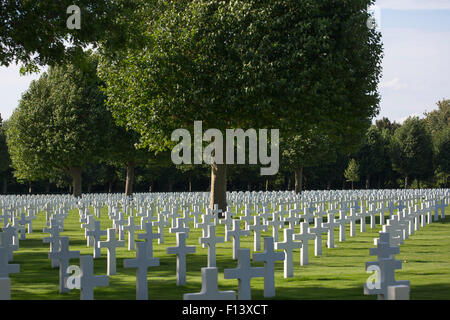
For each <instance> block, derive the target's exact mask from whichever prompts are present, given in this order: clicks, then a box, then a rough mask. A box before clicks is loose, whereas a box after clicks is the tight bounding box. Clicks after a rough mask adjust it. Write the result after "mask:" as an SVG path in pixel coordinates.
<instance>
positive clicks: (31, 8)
mask: <svg viewBox="0 0 450 320" xmlns="http://www.w3.org/2000/svg"><path fill="white" fill-rule="evenodd" d="M136 2H139V1H135V0H109V1H105V0H78V1H76V4H77V5H78V6H79V8H80V10H81V28H80V29H73V30H70V29H69V28H68V27H67V20H68V19H69V18H70V15H71V14H68V13H67V9H68V8H69V6H71V5H73V4H74V1H72V0H59V1H27V0H16V1H0V21H2V28H0V43H1V44H2V46H0V65H4V66H8V65H10V64H11V63H13V62H16V63H18V62H22V63H23V64H24V69H23V70H24V71H25V70H26V71H33V70H35V69H36V67H37V66H43V65H54V64H57V63H61V62H63V61H72V62H74V60H78V58H81V60H82V56H83V48H85V47H86V46H87V45H93V46H96V45H97V44H98V42H99V41H100V40H103V41H102V42H103V43H104V44H105V43H106V44H108V47H109V48H113V47H114V46H121V45H122V44H123V43H124V42H126V41H128V40H127V39H126V38H125V36H129V37H132V36H133V33H132V32H123V31H124V29H125V28H126V27H127V24H124V23H123V18H122V17H123V16H124V15H126V13H127V12H128V11H134V10H135V9H136V6H135V4H136ZM133 40H135V39H133ZM133 40H132V39H130V40H129V42H130V43H133Z"/></svg>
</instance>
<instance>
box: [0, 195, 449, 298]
mask: <svg viewBox="0 0 450 320" xmlns="http://www.w3.org/2000/svg"><path fill="white" fill-rule="evenodd" d="M400 193H401V195H400V196H399V197H398V198H400V199H396V198H395V196H394V195H395V193H393V192H380V193H379V198H381V200H380V199H375V198H374V197H373V195H371V194H367V193H365V195H366V196H368V197H367V198H366V199H363V198H362V197H363V196H364V192H358V193H357V194H356V195H355V194H344V195H343V194H342V192H335V193H328V195H327V196H328V199H334V200H333V201H330V200H329V204H328V207H327V208H326V207H325V204H326V197H324V195H323V194H322V195H321V194H320V193H319V192H313V193H311V194H309V195H308V194H306V195H304V197H305V198H308V199H315V202H312V201H310V202H307V201H300V202H295V201H294V200H295V198H296V196H293V195H292V194H291V193H284V194H283V193H281V194H280V193H278V194H277V196H278V197H279V198H278V200H277V199H274V197H273V194H274V193H269V195H267V194H266V195H264V194H255V193H253V196H254V199H252V198H251V197H250V196H249V193H236V194H234V193H231V194H229V197H228V198H229V203H232V204H233V208H234V211H232V210H231V208H228V210H226V212H224V213H223V214H224V217H223V219H219V218H218V213H219V212H220V211H219V210H218V209H217V207H216V208H215V209H214V210H208V209H207V212H206V214H204V213H203V212H202V209H203V208H204V206H203V205H201V204H199V202H198V201H199V199H202V198H204V197H206V194H205V193H200V194H195V193H193V194H178V195H175V196H174V195H172V194H171V195H170V197H169V196H168V199H165V198H164V196H162V195H160V194H156V195H155V194H148V196H147V197H145V196H144V195H142V194H140V195H137V196H136V197H135V198H134V200H132V201H130V200H129V199H126V198H125V199H124V198H123V197H120V196H118V195H117V196H116V197H115V198H114V199H115V200H117V202H113V200H112V198H111V196H106V195H102V196H101V197H100V196H99V197H95V196H94V195H88V196H86V197H83V199H81V201H79V202H78V203H76V202H74V201H73V199H72V201H71V199H70V198H68V197H67V196H64V198H63V200H62V201H60V202H59V204H58V201H57V197H55V196H51V197H50V199H47V200H45V199H46V198H45V197H40V198H38V199H34V198H32V197H27V198H25V199H28V200H30V199H32V200H33V201H30V202H29V203H27V202H26V200H24V199H23V198H21V199H19V200H18V201H17V203H19V204H17V203H16V204H15V205H14V204H13V203H14V201H12V200H11V199H12V198H8V199H2V200H1V201H0V203H1V204H2V205H4V206H3V209H2V219H3V222H4V225H5V226H6V227H5V228H4V229H3V232H2V242H1V247H0V248H3V251H0V252H5V257H6V259H7V261H6V264H3V265H2V264H1V263H0V268H3V266H5V265H7V266H6V267H5V268H6V269H5V270H12V271H13V272H14V270H16V269H17V268H18V266H16V265H8V263H7V262H9V261H12V258H13V257H12V253H13V251H15V250H18V236H17V235H18V233H19V232H20V233H21V235H23V236H24V232H23V231H21V230H22V228H23V229H24V227H25V225H27V226H28V232H29V233H30V232H32V221H33V220H34V219H35V218H36V212H39V209H38V208H39V207H40V208H44V210H45V211H46V217H47V221H48V227H47V228H45V229H44V230H43V231H44V232H46V233H49V234H50V237H47V238H44V242H46V243H50V253H49V258H50V259H51V261H52V266H53V267H58V266H59V268H60V292H67V291H68V288H67V286H66V280H67V277H68V275H69V274H68V273H67V266H68V264H69V260H70V259H76V258H79V259H80V268H81V270H82V276H81V298H82V299H91V298H93V289H94V288H95V287H96V286H103V285H108V276H110V275H114V274H115V273H116V256H115V253H116V248H117V247H122V246H124V245H125V241H124V240H125V235H124V233H125V232H128V250H134V248H135V233H136V231H138V230H145V233H144V234H138V235H137V238H138V240H145V242H136V259H126V260H124V267H125V268H136V270H137V271H136V278H137V286H136V288H137V289H136V290H137V293H136V297H137V298H138V299H147V298H148V288H147V270H148V268H149V267H152V266H158V265H159V259H158V258H154V257H153V240H154V239H158V243H159V244H161V243H164V229H165V228H167V227H170V228H169V232H170V233H175V234H176V237H177V246H176V247H171V248H167V253H168V254H176V256H177V284H178V285H184V284H185V283H186V255H187V254H193V253H195V246H186V238H187V237H189V234H190V222H193V225H194V228H197V229H200V228H201V229H202V233H203V235H202V237H200V239H199V244H201V245H202V246H206V247H207V248H208V265H207V268H204V269H202V277H203V281H204V282H210V283H212V284H211V285H212V287H214V281H215V286H216V287H217V273H218V270H217V268H216V254H215V249H216V244H217V243H221V242H224V241H230V240H232V242H233V250H232V257H233V259H237V260H238V266H237V268H236V269H225V270H224V276H225V278H226V279H238V280H239V289H238V297H239V299H250V298H251V294H250V280H251V278H253V277H264V296H265V297H273V296H274V295H275V284H274V264H275V261H284V277H285V278H289V277H292V276H293V250H295V249H300V264H301V265H306V264H308V263H309V262H308V241H309V240H314V241H315V242H314V243H315V250H314V253H315V255H321V254H322V239H321V237H322V234H323V233H327V234H328V237H327V246H328V247H329V248H334V247H335V243H334V230H335V228H338V227H339V241H345V228H346V225H347V224H350V236H351V237H353V236H355V234H356V232H355V231H356V222H357V221H359V222H360V230H361V232H365V228H366V217H370V218H371V219H370V226H371V228H374V227H375V226H376V218H375V215H377V214H379V215H380V218H379V222H380V224H381V225H383V231H384V232H386V233H388V234H389V237H390V244H392V245H394V246H395V245H397V244H400V243H402V241H404V239H405V238H407V237H408V235H410V234H412V233H413V232H414V231H415V230H418V228H419V227H420V226H422V227H423V226H424V225H425V223H431V217H432V216H431V215H432V212H433V211H434V219H435V220H436V219H437V216H438V212H439V210H441V216H444V214H445V207H446V206H447V205H448V200H449V193H448V190H442V189H438V190H431V191H430V190H425V191H423V192H422V193H417V190H414V191H413V192H410V193H407V192H404V191H402V192H400ZM337 194H341V196H342V195H343V196H342V197H341V198H340V199H338V200H336V197H337ZM250 195H251V194H250ZM280 198H281V200H280ZM187 199H190V200H192V202H190V203H189V202H188V201H187ZM255 199H259V200H261V201H262V202H261V203H258V202H257V201H256V200H255ZM342 199H345V200H342ZM355 199H356V200H355ZM297 200H298V199H297ZM158 201H160V202H161V203H166V205H165V206H163V207H161V206H159V205H158V203H159V202H158ZM282 201H286V202H284V203H283V202H282ZM418 202H420V206H419V205H418V204H417V203H418ZM167 203H168V205H167ZM299 203H300V204H299ZM5 204H6V206H5ZM405 204H406V205H405ZM105 205H107V206H108V214H109V217H110V219H111V220H112V221H113V228H110V229H108V230H107V231H104V230H101V229H100V221H99V220H96V219H95V217H97V218H100V209H101V208H102V207H103V206H105ZM366 205H367V206H368V207H369V210H367V209H366ZM412 205H413V206H414V207H412ZM91 206H92V207H94V215H92V214H90V210H89V208H90V207H91ZM74 207H77V208H78V209H79V215H80V222H81V223H82V225H81V226H82V227H83V228H85V236H86V238H87V244H88V246H92V247H93V256H80V254H79V252H78V251H70V250H69V239H68V238H67V237H61V236H59V234H60V232H62V231H63V230H64V225H63V224H64V219H65V218H66V217H67V212H68V211H69V210H70V209H71V208H74ZM169 208H170V209H169ZM272 208H275V209H277V210H273V209H272ZM395 210H397V215H394V211H395ZM25 211H27V212H28V215H26V214H25ZM180 211H181V212H182V213H183V215H182V216H180ZM135 212H137V214H136V216H137V217H140V218H141V225H140V226H139V225H135V214H134V213H135ZM385 212H389V216H390V219H389V220H388V221H387V224H386V223H385V221H384V213H385ZM128 214H129V216H127V215H128ZM337 214H339V218H336V217H335V216H336V215H337ZM238 216H239V217H238ZM324 216H326V219H327V222H323V217H324ZM16 217H20V219H16ZM200 219H201V221H200ZM312 221H314V227H310V225H309V224H310V223H311V222H312ZM6 222H8V223H6ZM241 222H243V223H244V229H241ZM220 224H223V225H224V226H225V239H224V238H223V237H217V236H216V227H217V226H219V225H220ZM286 224H287V225H288V227H287V228H285V225H286ZM296 226H299V229H300V230H299V231H300V232H299V233H296ZM152 227H157V228H158V233H153V228H152ZM269 228H271V229H272V237H265V238H264V251H263V252H262V253H259V252H257V251H260V250H261V243H260V241H261V232H262V231H268V229H269ZM280 230H283V235H284V241H280V240H279V239H278V234H279V231H280ZM116 231H118V233H119V240H116ZM251 232H253V236H254V247H253V249H254V251H255V253H254V254H253V260H254V261H264V268H254V267H251V263H250V254H251V251H250V249H241V248H240V239H241V237H242V236H250V235H251ZM104 235H107V239H106V241H101V240H100V238H101V236H104ZM8 239H10V240H8ZM21 239H22V240H23V238H21ZM101 248H106V249H107V276H94V275H93V269H92V268H93V260H92V259H93V258H98V257H100V255H101V251H100V249H101ZM274 250H283V252H276V251H274ZM8 266H12V267H8ZM91 266H92V268H91ZM8 268H9V269H8ZM86 268H89V270H88V269H86ZM17 271H18V270H17ZM8 272H9V271H8ZM8 272H6V273H4V274H0V275H3V276H4V275H6V277H3V278H7V277H8V274H9V273H13V272H9V273H8ZM214 274H215V275H216V279H215V280H213V279H212V278H211V277H214ZM0 278H2V277H1V276H0ZM211 281H212V282H211ZM207 288H209V285H208V284H207V283H204V284H203V287H202V292H203V294H202V292H201V293H200V294H192V295H190V294H187V295H185V296H184V298H185V299H194V298H199V297H203V298H208V297H209V295H208V294H207V293H205V292H209V291H211V290H209V289H208V290H207ZM205 290H206V291H205ZM213 291H214V290H213ZM216 291H217V290H216ZM211 292H212V291H211ZM217 292H218V291H217ZM217 292H216V293H217ZM205 294H206V296H205ZM214 294H215V293H214ZM214 294H212V293H211V296H214ZM225 295H228V296H230V292H225Z"/></svg>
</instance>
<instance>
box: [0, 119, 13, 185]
mask: <svg viewBox="0 0 450 320" xmlns="http://www.w3.org/2000/svg"><path fill="white" fill-rule="evenodd" d="M10 165H11V159H10V156H9V151H8V146H7V144H6V135H5V128H4V125H3V120H2V116H1V114H0V177H1V178H2V180H3V188H2V189H3V193H6V191H7V188H6V186H7V184H8V181H7V179H8V174H7V171H8V169H9V168H10Z"/></svg>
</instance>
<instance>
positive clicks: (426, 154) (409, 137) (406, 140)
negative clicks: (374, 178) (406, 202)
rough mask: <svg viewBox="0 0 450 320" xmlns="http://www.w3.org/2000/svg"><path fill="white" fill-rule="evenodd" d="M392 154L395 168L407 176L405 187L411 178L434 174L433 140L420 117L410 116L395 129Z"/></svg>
mask: <svg viewBox="0 0 450 320" xmlns="http://www.w3.org/2000/svg"><path fill="white" fill-rule="evenodd" d="M391 156H392V164H393V168H394V170H395V171H397V172H398V173H400V174H401V175H403V177H404V178H405V186H404V187H405V189H406V188H407V187H408V179H409V178H425V177H427V176H430V175H431V174H432V172H433V149H432V140H431V137H430V135H429V134H428V132H427V130H426V128H425V124H424V122H423V121H421V120H420V119H419V118H418V117H409V118H408V119H407V120H405V122H404V123H403V125H402V126H401V127H400V128H398V129H397V130H396V131H395V134H394V137H393V140H392V151H391Z"/></svg>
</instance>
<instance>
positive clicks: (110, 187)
mask: <svg viewBox="0 0 450 320" xmlns="http://www.w3.org/2000/svg"><path fill="white" fill-rule="evenodd" d="M112 188H113V182H112V181H109V182H108V193H112Z"/></svg>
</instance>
